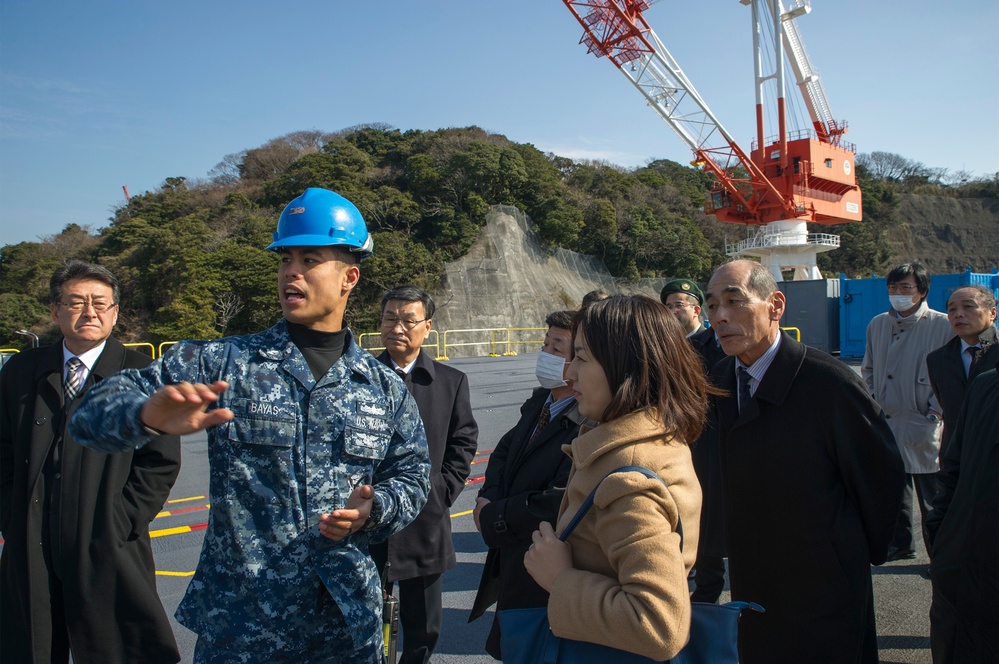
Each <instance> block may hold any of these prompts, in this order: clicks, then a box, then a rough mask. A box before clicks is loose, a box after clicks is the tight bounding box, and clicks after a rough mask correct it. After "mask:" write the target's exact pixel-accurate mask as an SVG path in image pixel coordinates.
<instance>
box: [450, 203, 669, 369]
mask: <svg viewBox="0 0 999 664" xmlns="http://www.w3.org/2000/svg"><path fill="white" fill-rule="evenodd" d="M664 284H665V281H664V280H662V279H655V280H643V281H642V282H639V283H637V284H625V283H620V282H618V281H617V280H615V279H614V277H612V276H611V275H610V273H609V272H608V271H607V269H606V268H605V267H604V266H603V264H601V263H600V261H598V260H597V259H595V258H593V257H590V256H584V255H582V254H577V253H574V252H571V251H565V250H562V249H560V250H558V251H557V252H555V253H554V254H549V253H547V252H546V251H545V250H544V249H543V248H542V247H541V244H540V243H539V242H538V240H537V237H536V236H535V234H534V231H533V230H532V229H531V225H530V221H529V220H528V218H527V217H526V215H524V213H523V212H521V211H520V210H518V209H516V208H513V207H509V206H495V207H493V208H492V209H491V210H490V212H489V214H488V215H487V217H486V225H485V227H484V228H483V229H482V231H481V233H480V234H479V239H478V240H477V241H476V243H475V245H474V246H473V247H472V249H471V250H470V251H469V253H468V254H467V255H466V256H465V257H464V258H462V259H461V260H459V261H455V262H454V263H449V264H448V265H447V268H446V273H445V277H444V282H443V288H442V292H440V293H435V294H434V300H435V302H436V303H437V306H438V310H437V314H435V316H434V323H435V327H436V328H437V329H438V330H449V331H450V332H449V333H448V344H449V347H448V350H447V355H448V357H462V356H466V355H482V354H485V353H488V352H491V351H492V352H498V353H503V352H506V351H507V350H513V351H516V352H524V351H532V350H537V349H538V345H537V344H526V343H519V342H520V341H526V340H537V339H540V338H541V337H542V336H544V335H543V333H542V334H539V333H538V331H536V330H528V331H523V332H522V333H517V332H514V333H513V334H512V340H513V342H514V343H513V344H512V345H510V346H507V345H506V344H505V343H502V344H496V345H495V346H484V345H478V346H467V347H462V346H457V347H452V346H451V345H450V344H452V343H454V342H461V343H466V342H467V343H486V342H489V341H492V340H493V339H494V337H493V336H491V335H490V334H488V333H484V332H467V333H458V332H455V330H469V329H482V328H540V327H544V325H545V317H546V316H547V315H548V314H549V313H551V312H552V311H558V310H560V309H576V308H578V307H579V304H580V301H581V300H582V298H583V295H585V294H586V293H588V292H590V291H591V290H596V289H598V288H602V289H603V290H605V291H607V292H609V293H645V294H646V295H649V296H651V297H656V298H658V297H659V291H660V290H661V289H662V286H663V285H664ZM501 338H502V335H501ZM441 349H442V350H443V341H442V343H441Z"/></svg>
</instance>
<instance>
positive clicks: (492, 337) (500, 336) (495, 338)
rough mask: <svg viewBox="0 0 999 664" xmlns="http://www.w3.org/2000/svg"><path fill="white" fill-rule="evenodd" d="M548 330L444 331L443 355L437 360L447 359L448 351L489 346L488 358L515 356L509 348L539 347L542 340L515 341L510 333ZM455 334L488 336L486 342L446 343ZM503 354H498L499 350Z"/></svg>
mask: <svg viewBox="0 0 999 664" xmlns="http://www.w3.org/2000/svg"><path fill="white" fill-rule="evenodd" d="M547 329H548V328H545V327H482V328H468V329H464V330H445V331H444V334H443V339H444V348H443V353H442V354H441V356H440V357H438V358H437V359H438V360H447V359H448V354H447V352H448V349H449V348H458V347H461V346H489V356H490V357H499V356H500V355H516V354H517V352H516V351H514V350H513V349H512V348H511V346H515V345H530V344H537V345H540V344H542V343H544V341H543V340H537V339H528V340H517V339H514V338H512V337H511V334H510V333H511V332H537V331H541V332H543V331H545V330H547ZM455 334H480V335H485V334H488V335H489V340H488V341H485V340H483V341H448V335H452V336H453V335H455ZM503 348H505V350H503V352H502V353H501V352H498V351H500V350H502V349H503Z"/></svg>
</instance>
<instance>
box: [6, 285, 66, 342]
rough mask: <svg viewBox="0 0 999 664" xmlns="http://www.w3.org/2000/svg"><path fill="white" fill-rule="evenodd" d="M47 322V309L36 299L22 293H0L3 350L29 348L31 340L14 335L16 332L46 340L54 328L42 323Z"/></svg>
mask: <svg viewBox="0 0 999 664" xmlns="http://www.w3.org/2000/svg"><path fill="white" fill-rule="evenodd" d="M48 320H49V310H48V307H46V306H45V305H43V304H42V303H41V302H39V301H38V299H37V298H34V297H31V296H30V295H24V294H22V293H9V292H4V293H0V330H3V331H4V334H3V335H0V345H2V346H3V347H4V348H20V349H21V350H24V349H25V348H31V340H30V339H29V338H28V337H25V336H20V335H17V334H15V331H16V330H28V331H31V332H34V333H35V334H37V335H38V336H39V338H42V339H45V340H48V337H50V336H52V335H51V334H50V332H51V330H50V328H52V327H54V326H53V325H51V324H49V325H45V324H44V323H43V321H48Z"/></svg>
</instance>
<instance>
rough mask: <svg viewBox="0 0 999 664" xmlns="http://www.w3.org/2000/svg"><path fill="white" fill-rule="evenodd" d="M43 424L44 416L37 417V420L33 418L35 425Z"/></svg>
mask: <svg viewBox="0 0 999 664" xmlns="http://www.w3.org/2000/svg"><path fill="white" fill-rule="evenodd" d="M43 424H45V418H44V417H39V418H38V419H37V420H35V425H36V426H42V425H43Z"/></svg>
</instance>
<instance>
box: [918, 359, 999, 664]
mask: <svg viewBox="0 0 999 664" xmlns="http://www.w3.org/2000/svg"><path fill="white" fill-rule="evenodd" d="M997 369H999V367H997V362H995V361H993V362H992V366H991V368H989V369H987V370H985V369H983V370H982V372H981V374H980V375H979V376H978V377H977V378H976V379H975V380H974V381H973V382H972V383H971V385H970V386H969V387H968V395H967V398H966V399H965V402H964V407H963V409H962V410H961V411H960V416H959V417H957V419H956V421H954V426H953V427H952V430H951V438H950V445H949V446H948V447H947V448H946V449H945V450H944V454H943V458H942V459H941V460H940V491H939V492H937V495H936V497H935V498H934V499H933V509H932V510H930V513H929V514H928V515H927V516H926V534H927V538H928V539H929V542H930V546H931V548H932V551H933V558H932V559H931V560H932V562H930V579H931V581H932V583H933V603H932V604H931V605H930V649H931V651H932V652H933V662H934V664H993V663H994V662H997V661H999V373H997ZM951 417H954V415H953V414H952V415H951Z"/></svg>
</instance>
